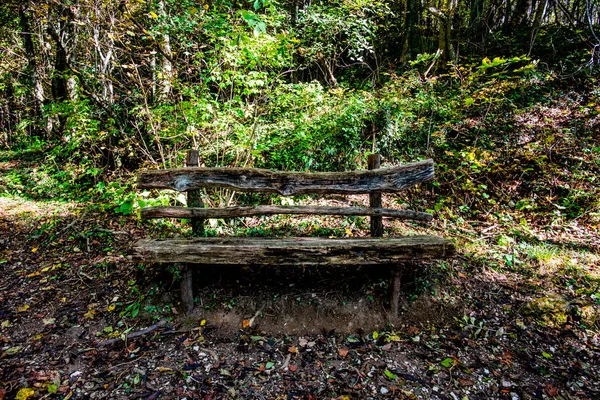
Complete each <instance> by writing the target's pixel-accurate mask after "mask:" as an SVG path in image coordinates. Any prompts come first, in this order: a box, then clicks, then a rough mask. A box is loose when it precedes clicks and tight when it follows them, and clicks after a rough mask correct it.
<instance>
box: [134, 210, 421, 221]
mask: <svg viewBox="0 0 600 400" xmlns="http://www.w3.org/2000/svg"><path fill="white" fill-rule="evenodd" d="M278 214H288V215H289V214H293V215H346V216H369V217H376V216H379V217H388V218H397V219H408V220H415V221H425V222H429V221H431V220H432V218H433V216H432V215H431V214H428V213H424V212H417V211H411V210H394V209H390V208H370V207H369V208H367V207H327V206H247V207H223V208H199V207H174V206H170V207H162V206H161V207H146V208H144V209H142V212H141V217H142V219H153V218H203V219H208V218H237V217H254V216H258V215H278Z"/></svg>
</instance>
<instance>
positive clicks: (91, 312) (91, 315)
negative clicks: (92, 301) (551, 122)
mask: <svg viewBox="0 0 600 400" xmlns="http://www.w3.org/2000/svg"><path fill="white" fill-rule="evenodd" d="M94 315H96V310H94V309H93V308H90V309H89V310H88V312H86V313H85V314H83V316H84V317H85V318H87V319H94Z"/></svg>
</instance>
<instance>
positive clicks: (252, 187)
mask: <svg viewBox="0 0 600 400" xmlns="http://www.w3.org/2000/svg"><path fill="white" fill-rule="evenodd" d="M433 173H434V168H433V160H425V161H420V162H415V163H411V164H405V165H400V166H396V167H391V168H380V169H372V170H363V171H351V172H287V171H270V170H265V169H258V168H177V169H166V170H148V171H142V172H141V173H140V174H139V176H138V184H137V186H138V188H140V189H173V190H177V191H180V192H184V191H188V190H194V189H200V188H208V187H223V188H230V189H233V190H236V191H240V192H266V193H279V194H281V195H284V196H293V195H300V194H310V193H321V194H334V193H335V194H363V193H374V192H378V193H397V192H400V191H403V190H405V189H407V188H409V187H411V186H414V185H416V184H418V183H421V182H425V181H428V180H431V179H433Z"/></svg>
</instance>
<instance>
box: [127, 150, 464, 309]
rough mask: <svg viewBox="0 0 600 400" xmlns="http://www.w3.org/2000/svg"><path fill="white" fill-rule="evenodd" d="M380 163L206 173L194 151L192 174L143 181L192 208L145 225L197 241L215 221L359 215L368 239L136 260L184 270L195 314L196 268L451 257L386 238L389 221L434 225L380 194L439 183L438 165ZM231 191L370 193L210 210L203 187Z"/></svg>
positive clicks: (217, 245)
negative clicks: (181, 231) (177, 221)
mask: <svg viewBox="0 0 600 400" xmlns="http://www.w3.org/2000/svg"><path fill="white" fill-rule="evenodd" d="M379 164H380V156H379V155H375V154H373V155H370V156H369V170H362V171H352V172H317V173H306V172H282V171H269V170H264V169H255V168H199V167H198V152H197V151H190V152H188V159H187V166H188V168H180V169H165V170H147V171H143V172H141V173H140V174H139V175H138V188H140V189H173V190H177V191H180V192H187V195H188V207H147V208H144V209H142V211H141V216H142V218H143V219H148V218H187V219H190V220H191V221H192V229H193V232H194V235H195V236H199V235H201V234H202V230H203V227H202V225H203V221H204V220H205V219H208V218H233V217H249V216H257V215H274V214H308V215H341V216H344V215H356V216H370V217H371V236H372V237H367V238H355V237H351V238H339V239H331V238H317V237H302V238H300V237H285V238H255V237H194V238H172V239H142V240H139V241H138V242H137V243H136V244H135V245H134V249H133V255H132V257H131V258H132V259H133V260H136V261H144V262H162V263H184V266H183V273H182V275H183V279H182V300H183V303H184V309H185V311H186V312H190V311H191V310H192V309H193V293H192V265H193V264H205V265H253V264H254V265H273V266H284V265H296V266H303V265H381V264H385V265H396V266H398V267H399V266H400V265H401V264H403V263H407V262H415V261H419V260H427V259H437V258H444V257H449V256H451V255H453V254H454V251H455V249H454V245H453V243H452V242H451V241H449V240H447V239H444V238H441V237H437V236H404V237H382V236H383V223H382V217H389V218H400V219H411V220H419V221H430V220H431V219H432V216H431V214H427V213H423V212H415V211H408V210H396V209H388V208H382V207H381V193H384V192H388V193H394V192H400V191H402V190H405V189H407V188H409V187H411V186H413V185H416V184H418V183H420V182H424V181H428V180H430V179H432V178H433V173H434V165H433V161H432V160H426V161H421V162H415V163H411V164H407V165H402V166H396V167H391V168H381V169H380V168H379ZM211 187H220V188H230V189H233V190H236V191H241V192H267V193H279V194H281V195H284V196H293V195H301V194H322V195H325V194H369V198H370V207H323V206H273V205H260V206H248V207H224V208H203V207H202V201H201V199H200V197H201V196H200V190H201V189H202V188H211ZM392 270H393V274H392V290H391V312H392V314H393V315H397V312H398V299H399V288H400V278H401V273H400V268H392Z"/></svg>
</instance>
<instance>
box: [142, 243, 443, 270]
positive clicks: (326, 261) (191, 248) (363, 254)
mask: <svg viewBox="0 0 600 400" xmlns="http://www.w3.org/2000/svg"><path fill="white" fill-rule="evenodd" d="M454 252H455V248H454V244H453V243H452V242H451V241H449V240H447V239H443V238H440V237H436V236H406V237H398V238H346V239H329V238H193V239H142V240H140V241H138V242H137V243H136V244H135V245H134V249H133V255H132V257H131V258H132V259H133V260H136V261H150V262H165V263H171V262H186V263H195V264H212V265H231V264H235V265H253V264H254V265H256V264H260V265H272V266H283V265H379V264H385V263H397V262H402V261H408V260H420V259H433V258H444V257H449V256H451V255H453V254H454Z"/></svg>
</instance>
